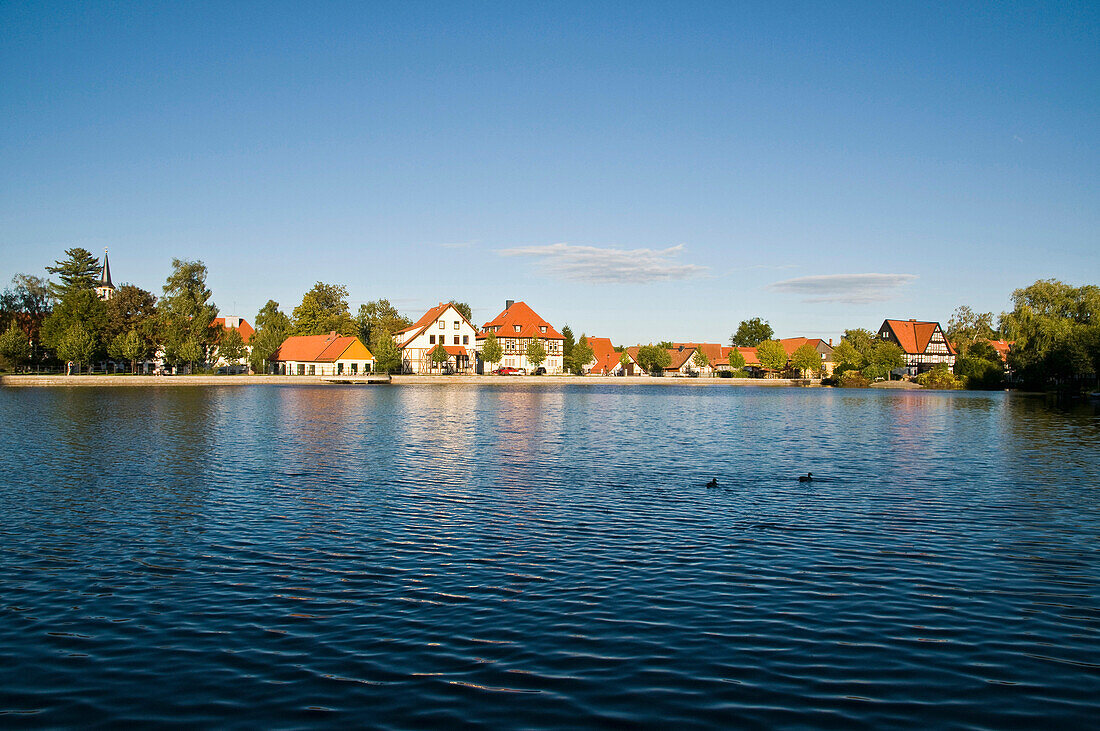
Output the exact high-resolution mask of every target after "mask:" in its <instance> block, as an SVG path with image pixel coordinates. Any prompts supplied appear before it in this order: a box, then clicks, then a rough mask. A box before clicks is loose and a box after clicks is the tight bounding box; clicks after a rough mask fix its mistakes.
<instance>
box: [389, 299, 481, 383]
mask: <svg viewBox="0 0 1100 731" xmlns="http://www.w3.org/2000/svg"><path fill="white" fill-rule="evenodd" d="M393 338H394V341H395V342H396V343H397V347H398V348H399V349H400V350H401V370H402V372H403V373H431V372H433V371H436V372H444V373H470V372H471V371H472V370H473V367H474V363H475V359H476V355H475V353H476V351H475V350H474V347H475V345H476V343H477V328H475V327H474V326H473V325H471V324H470V321H469V320H467V319H466V318H465V317H464V316H463V315H462V313H461V312H459V311H458V308H456V307H455V306H454V305H453V304H450V303H448V302H440V303H439V304H438V305H436V306H435V307H433V308H431V309H430V310H428V311H427V312H425V313H424V315H423V316H422V317H421V318H420V319H419V320H417V321H416V322H415V323H413V324H412V325H410V326H409V327H407V328H405V329H404V330H401V331H399V332H397V333H394V336H393ZM440 345H442V346H443V349H444V351H446V353H447V361H446V362H445V363H435V362H433V361H432V351H434V350H435V349H436V348H438V347H439V346H440Z"/></svg>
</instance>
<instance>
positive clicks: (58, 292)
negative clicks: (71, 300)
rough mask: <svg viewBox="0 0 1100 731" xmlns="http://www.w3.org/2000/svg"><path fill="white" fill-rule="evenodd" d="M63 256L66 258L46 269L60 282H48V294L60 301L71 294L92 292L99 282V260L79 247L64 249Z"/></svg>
mask: <svg viewBox="0 0 1100 731" xmlns="http://www.w3.org/2000/svg"><path fill="white" fill-rule="evenodd" d="M65 254H66V258H64V259H62V260H60V261H55V262H54V266H52V267H46V271H47V272H49V273H50V274H56V275H58V279H60V280H61V283H60V284H55V283H53V282H50V284H49V287H50V294H51V295H52V296H53V297H54V298H56V299H59V300H60V299H64V298H65V296H66V295H68V294H69V293H71V292H76V291H80V290H85V289H86V290H92V291H94V290H95V286H96V283H97V282H98V281H99V277H98V275H99V259H97V258H95V257H94V256H92V252H90V251H88V250H87V249H83V248H81V247H79V246H77V247H74V248H72V249H66V250H65Z"/></svg>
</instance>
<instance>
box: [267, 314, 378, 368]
mask: <svg viewBox="0 0 1100 731" xmlns="http://www.w3.org/2000/svg"><path fill="white" fill-rule="evenodd" d="M292 331H293V327H292V326H291V322H290V318H289V317H287V316H286V313H285V312H281V311H280V310H279V303H278V302H276V301H275V300H268V301H267V304H265V305H264V306H263V307H262V308H260V311H259V312H258V313H256V332H254V333H253V334H252V337H251V338H250V339H249V345H251V346H252V352H251V353H250V354H249V365H251V366H252V370H253V372H255V373H266V372H267V359H268V358H270V357H271V354H272V353H274V352H275V350H276V349H277V348H278V347H279V346H280V345H282V344H283V341H284V340H286V339H287V337H289V336H290V334H291V332H292ZM371 352H372V353H373V352H374V350H373V349H371Z"/></svg>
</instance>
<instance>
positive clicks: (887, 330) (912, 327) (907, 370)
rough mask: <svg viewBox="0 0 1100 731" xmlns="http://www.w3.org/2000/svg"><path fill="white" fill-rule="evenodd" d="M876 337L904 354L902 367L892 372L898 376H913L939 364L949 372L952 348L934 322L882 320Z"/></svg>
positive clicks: (953, 358) (952, 361)
mask: <svg viewBox="0 0 1100 731" xmlns="http://www.w3.org/2000/svg"><path fill="white" fill-rule="evenodd" d="M878 334H879V337H881V338H882V339H884V340H889V341H890V342H892V343H895V344H897V345H898V346H900V347H901V349H902V351H904V353H905V366H904V368H901V369H897V370H895V371H894V372H895V373H896V374H898V375H908V376H915V375H917V374H919V373H923V372H925V371H928V370H931V369H932V367H933V366H935V365H938V364H940V363H943V364H945V365H947V367H948V368H950V369H954V367H955V349H954V348H952V347H951V344H950V343H948V342H947V338H945V337H944V335H943V328H941V327H940V324H939V323H938V322H925V321H922V320H883V321H882V327H880V328H879V329H878ZM899 371H900V373H899Z"/></svg>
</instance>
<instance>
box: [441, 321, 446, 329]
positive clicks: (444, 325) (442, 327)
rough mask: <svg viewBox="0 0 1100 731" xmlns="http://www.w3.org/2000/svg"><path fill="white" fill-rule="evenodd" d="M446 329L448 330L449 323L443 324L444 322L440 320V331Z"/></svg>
mask: <svg viewBox="0 0 1100 731" xmlns="http://www.w3.org/2000/svg"><path fill="white" fill-rule="evenodd" d="M446 328H447V323H445V322H443V321H442V320H440V321H439V329H440V330H445V329H446Z"/></svg>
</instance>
